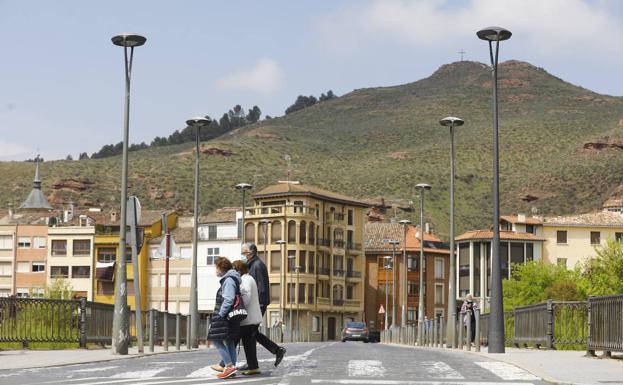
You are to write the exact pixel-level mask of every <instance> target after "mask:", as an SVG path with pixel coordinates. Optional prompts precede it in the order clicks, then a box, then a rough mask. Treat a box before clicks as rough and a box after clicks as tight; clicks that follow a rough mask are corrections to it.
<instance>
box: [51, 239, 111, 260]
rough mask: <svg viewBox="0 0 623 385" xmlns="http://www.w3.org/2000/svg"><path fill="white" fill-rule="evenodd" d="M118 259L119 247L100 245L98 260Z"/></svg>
mask: <svg viewBox="0 0 623 385" xmlns="http://www.w3.org/2000/svg"><path fill="white" fill-rule="evenodd" d="M52 242H54V241H52ZM116 260H117V249H116V248H114V247H100V248H99V249H97V262H115V261H116Z"/></svg>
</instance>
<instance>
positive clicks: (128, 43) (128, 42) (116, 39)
mask: <svg viewBox="0 0 623 385" xmlns="http://www.w3.org/2000/svg"><path fill="white" fill-rule="evenodd" d="M110 40H112V43H113V44H114V45H118V46H120V47H128V48H130V47H139V46H141V45H143V44H145V41H147V38H145V37H143V36H141V35H137V34H135V33H122V34H119V35H117V36H113V38H112V39H110Z"/></svg>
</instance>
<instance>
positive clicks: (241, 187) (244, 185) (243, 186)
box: [236, 183, 253, 243]
mask: <svg viewBox="0 0 623 385" xmlns="http://www.w3.org/2000/svg"><path fill="white" fill-rule="evenodd" d="M252 188H253V185H250V184H248V183H238V184H237V185H236V190H240V191H242V243H245V242H246V241H247V239H246V238H245V230H246V229H245V227H244V214H245V206H244V203H245V199H244V194H245V192H246V191H247V190H250V189H252Z"/></svg>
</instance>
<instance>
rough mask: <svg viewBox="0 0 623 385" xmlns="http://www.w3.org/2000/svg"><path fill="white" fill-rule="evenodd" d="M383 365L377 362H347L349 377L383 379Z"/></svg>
mask: <svg viewBox="0 0 623 385" xmlns="http://www.w3.org/2000/svg"><path fill="white" fill-rule="evenodd" d="M386 371H387V370H385V368H384V367H383V363H382V362H381V361H377V360H350V361H348V376H349V377H383V376H384V375H385V372H386Z"/></svg>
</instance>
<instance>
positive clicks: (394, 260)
mask: <svg viewBox="0 0 623 385" xmlns="http://www.w3.org/2000/svg"><path fill="white" fill-rule="evenodd" d="M387 243H389V244H390V245H392V266H393V269H392V327H394V325H396V265H397V263H396V245H399V244H400V241H396V240H394V239H390V240H389V241H387Z"/></svg>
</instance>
